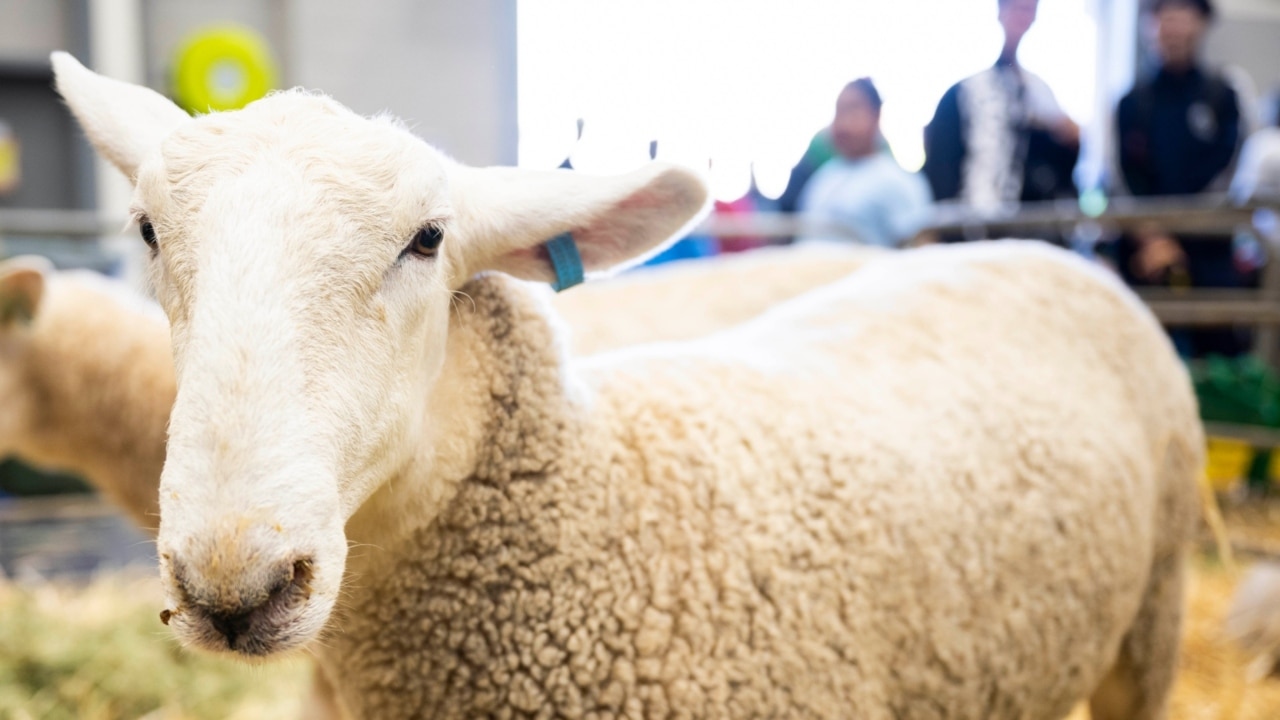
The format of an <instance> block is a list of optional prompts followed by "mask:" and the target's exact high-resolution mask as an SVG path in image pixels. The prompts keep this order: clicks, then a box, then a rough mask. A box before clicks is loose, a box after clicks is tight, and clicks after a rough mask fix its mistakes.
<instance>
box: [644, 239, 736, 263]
mask: <svg viewBox="0 0 1280 720" xmlns="http://www.w3.org/2000/svg"><path fill="white" fill-rule="evenodd" d="M719 250H720V248H719V246H718V245H717V243H716V241H715V238H711V237H702V236H698V235H690V236H689V237H686V238H681V239H680V240H677V241H676V243H675V244H674V245H672V246H671V247H669V248H667V249H666V250H663V251H662V252H660V253H658V254H657V255H654V256H653V257H651V258H649V259H648V260H646V261H645V262H644V263H643V264H641V265H639V266H638V267H648V266H651V265H661V264H662V263H668V262H671V261H673V260H690V259H693V258H701V257H711V256H712V255H716V254H717V253H718V252H719Z"/></svg>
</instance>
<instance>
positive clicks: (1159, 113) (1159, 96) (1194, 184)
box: [1116, 0, 1256, 357]
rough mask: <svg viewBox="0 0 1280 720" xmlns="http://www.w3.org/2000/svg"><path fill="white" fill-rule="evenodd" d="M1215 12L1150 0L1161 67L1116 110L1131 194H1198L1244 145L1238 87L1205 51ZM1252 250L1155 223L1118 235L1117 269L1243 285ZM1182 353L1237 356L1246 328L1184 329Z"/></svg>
mask: <svg viewBox="0 0 1280 720" xmlns="http://www.w3.org/2000/svg"><path fill="white" fill-rule="evenodd" d="M1213 18H1214V8H1213V5H1212V4H1211V2H1210V0H1154V2H1152V3H1151V4H1150V6H1149V20H1150V22H1151V24H1152V29H1153V30H1154V37H1155V50H1156V55H1157V58H1158V67H1157V68H1156V71H1155V73H1154V74H1153V75H1152V76H1150V77H1149V78H1146V79H1144V80H1141V81H1139V82H1137V83H1135V85H1134V87H1133V89H1132V90H1130V91H1129V93H1128V94H1126V95H1125V96H1124V97H1123V98H1122V99H1121V100H1120V104H1119V105H1118V107H1117V109H1116V129H1117V132H1118V138H1119V146H1118V152H1119V165H1120V171H1121V177H1122V179H1123V181H1124V185H1125V187H1124V188H1122V190H1127V191H1128V192H1129V193H1131V194H1133V195H1135V196H1139V197H1142V196H1180V195H1195V194H1199V193H1203V192H1206V191H1208V190H1210V189H1212V188H1213V187H1214V186H1215V185H1216V184H1217V183H1219V182H1221V181H1222V180H1223V179H1224V178H1225V177H1227V175H1228V173H1229V171H1230V168H1231V165H1232V162H1233V160H1234V158H1235V156H1236V152H1237V149H1238V147H1239V145H1240V136H1241V132H1240V127H1241V116H1240V107H1239V102H1238V100H1237V96H1236V92H1235V91H1234V90H1233V89H1232V87H1231V84H1230V83H1228V82H1227V80H1226V79H1225V78H1224V77H1223V76H1221V75H1220V74H1218V73H1215V72H1212V71H1210V70H1208V69H1206V68H1205V67H1204V66H1203V64H1202V62H1201V60H1200V51H1201V47H1202V45H1203V42H1204V37H1205V33H1206V32H1207V31H1208V28H1209V25H1210V23H1211V22H1212V20H1213ZM1251 257H1252V253H1249V254H1248V257H1246V254H1244V253H1238V252H1237V251H1236V248H1235V247H1234V245H1233V243H1232V242H1231V240H1230V239H1229V238H1227V237H1223V236H1214V235H1188V234H1183V235H1180V236H1178V237H1174V236H1173V235H1171V234H1169V233H1167V232H1165V231H1164V230H1163V229H1162V228H1160V227H1158V226H1157V225H1155V224H1151V225H1148V226H1146V227H1143V228H1140V229H1138V230H1136V231H1134V232H1132V233H1130V234H1128V235H1126V236H1125V237H1124V238H1122V239H1121V241H1120V247H1119V248H1118V252H1117V261H1118V265H1119V268H1120V271H1121V274H1122V275H1123V276H1124V277H1125V279H1126V280H1128V281H1129V282H1130V283H1132V284H1135V285H1175V286H1184V287H1185V286H1190V287H1219V288H1222V287H1226V288H1233V287H1247V286H1248V285H1250V284H1252V283H1253V282H1255V281H1256V279H1255V277H1254V276H1255V275H1256V273H1255V272H1254V271H1255V270H1256V268H1254V267H1253V266H1252V260H1251V259H1250V258H1251ZM1173 336H1174V340H1175V342H1176V343H1177V344H1178V346H1179V350H1180V351H1181V352H1182V353H1183V354H1184V355H1190V356H1193V357H1200V356H1204V355H1208V354H1220V355H1228V356H1232V355H1239V354H1241V353H1243V352H1245V351H1246V350H1247V349H1248V346H1249V335H1248V333H1246V332H1243V331H1235V330H1232V329H1207V330H1195V331H1178V332H1175V333H1174V334H1173Z"/></svg>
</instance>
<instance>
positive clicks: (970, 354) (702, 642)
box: [319, 242, 1202, 719]
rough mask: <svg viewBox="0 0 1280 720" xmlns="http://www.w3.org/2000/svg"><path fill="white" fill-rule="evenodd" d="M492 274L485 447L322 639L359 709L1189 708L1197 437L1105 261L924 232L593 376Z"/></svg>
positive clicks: (901, 713)
mask: <svg viewBox="0 0 1280 720" xmlns="http://www.w3.org/2000/svg"><path fill="white" fill-rule="evenodd" d="M465 292H466V293H467V294H468V295H470V296H471V297H472V298H473V299H474V300H475V304H474V306H472V305H462V306H460V309H459V311H458V312H457V314H456V316H455V317H454V323H455V329H454V330H453V332H452V335H451V340H452V339H456V340H460V341H461V342H459V343H456V344H455V346H454V347H455V348H456V349H455V350H454V351H453V353H454V354H453V355H452V356H451V357H450V358H449V361H448V362H447V363H446V370H445V372H446V377H445V378H444V379H443V382H456V383H459V384H466V385H469V386H470V387H471V390H472V393H466V392H465V391H464V392H462V394H474V395H475V396H478V397H483V398H485V399H486V401H485V402H484V403H483V404H482V405H481V406H479V407H474V408H467V410H466V413H465V414H466V415H467V416H470V417H475V418H477V421H476V425H475V428H474V429H475V432H474V434H473V435H472V436H471V437H470V438H469V441H470V442H471V443H474V447H475V448H476V449H477V450H476V452H477V453H478V455H477V462H476V463H475V466H474V468H472V470H471V473H470V475H469V476H468V477H467V478H466V479H464V480H462V481H461V482H460V483H459V484H458V485H457V486H456V488H455V489H454V491H453V492H452V494H451V495H450V496H449V497H448V499H447V501H446V502H445V504H444V506H443V507H442V509H441V511H440V513H439V515H438V516H435V517H427V516H419V517H416V518H414V521H413V522H412V527H413V529H412V531H410V532H405V533H402V534H401V537H400V539H399V540H393V539H392V538H387V537H380V542H382V543H384V544H383V545H382V548H383V550H384V552H377V553H374V552H367V553H364V554H362V555H361V556H359V557H355V558H353V559H352V574H353V576H354V577H357V578H359V579H360V581H359V583H358V585H359V587H358V588H353V589H350V590H349V591H348V595H347V598H346V601H345V602H344V603H343V606H344V607H345V608H346V610H345V612H344V613H343V614H342V616H341V618H340V619H339V620H338V622H337V627H339V628H341V631H338V630H337V629H335V630H334V631H333V632H332V633H331V634H330V635H329V637H328V638H327V641H326V647H325V648H324V649H323V650H321V651H320V654H319V659H320V662H321V664H322V666H323V667H324V669H325V671H326V672H327V674H328V675H329V677H330V678H333V679H334V680H335V683H336V684H337V685H338V686H339V694H340V697H341V699H342V703H343V704H344V705H345V707H346V708H347V711H348V712H349V713H350V715H351V716H352V717H362V718H373V717H380V718H381V717H388V718H389V717H479V716H486V715H492V716H495V717H589V718H603V717H826V718H837V717H858V718H891V717H911V718H1057V717H1062V716H1065V715H1066V714H1067V713H1068V712H1069V711H1070V709H1071V708H1072V706H1073V704H1074V703H1075V702H1076V701H1078V700H1080V699H1082V698H1085V697H1088V696H1089V695H1090V694H1091V693H1094V691H1095V688H1098V687H1099V685H1100V683H1101V684H1102V685H1103V687H1102V689H1101V690H1099V691H1098V692H1097V693H1096V694H1094V697H1095V701H1096V704H1095V709H1094V713H1095V714H1094V717H1095V718H1099V719H1101V718H1156V717H1161V716H1162V711H1163V707H1164V704H1165V697H1166V693H1167V691H1168V689H1169V686H1170V684H1171V682H1172V679H1173V674H1174V668H1175V665H1176V658H1177V643H1178V627H1179V622H1180V614H1181V585H1182V576H1183V559H1184V558H1183V553H1184V548H1185V545H1186V542H1187V540H1188V539H1189V537H1190V534H1191V528H1192V523H1193V520H1194V517H1195V512H1196V494H1195V488H1194V480H1193V478H1194V475H1195V472H1196V470H1197V468H1199V467H1200V453H1201V450H1200V448H1201V446H1202V437H1201V429H1200V426H1199V423H1198V420H1197V418H1196V409H1195V403H1194V399H1193V396H1192V393H1191V390H1190V387H1189V383H1188V380H1187V377H1186V374H1185V372H1184V370H1183V368H1182V366H1181V364H1180V363H1179V362H1178V361H1177V358H1176V357H1175V356H1174V354H1173V352H1172V351H1171V348H1170V347H1169V344H1168V341H1167V340H1166V339H1165V336H1164V334H1163V333H1162V331H1161V330H1160V328H1159V326H1158V325H1157V324H1156V323H1155V321H1154V320H1153V319H1152V318H1151V317H1150V315H1149V314H1148V313H1147V312H1146V311H1145V310H1143V309H1141V308H1140V307H1139V306H1138V304H1137V302H1136V300H1135V299H1134V298H1133V297H1132V296H1131V295H1129V294H1128V293H1127V291H1125V290H1123V289H1121V288H1119V287H1117V286H1116V285H1115V284H1114V283H1112V282H1110V281H1109V280H1108V279H1106V278H1104V277H1100V275H1099V273H1098V272H1097V271H1094V270H1091V269H1086V268H1083V267H1082V266H1081V264H1080V263H1078V262H1075V261H1074V260H1071V259H1069V258H1066V257H1065V254H1064V253H1059V252H1057V251H1054V250H1049V249H1044V248H1042V247H1039V246H1034V245H1025V244H1020V243H1012V242H1009V243H1004V244H1000V245H996V246H973V247H953V248H942V249H936V250H934V249H931V250H921V251H912V252H908V253H904V254H902V255H898V256H893V257H888V258H885V259H882V260H878V261H876V262H875V263H873V264H872V265H870V266H868V267H866V268H865V269H863V270H862V271H860V272H858V273H857V274H855V275H854V276H852V277H851V278H849V279H848V280H846V281H845V282H843V283H839V284H837V285H834V286H831V287H829V288H826V289H823V290H820V291H817V292H815V293H812V294H810V295H808V296H805V297H803V298H801V299H799V300H796V301H793V302H792V303H790V304H787V305H785V306H783V307H781V308H779V309H777V310H775V311H772V312H770V313H767V314H766V315H765V316H764V317H762V318H761V319H759V320H757V321H755V322H752V323H749V324H747V325H745V326H743V327H741V328H739V329H736V330H733V331H729V332H726V333H723V334H721V335H718V336H715V337H714V338H712V339H708V340H706V341H703V342H696V343H689V344H686V345H681V346H666V347H664V348H662V349H660V350H646V349H637V350H635V351H622V352H618V353H610V354H606V355H603V356H598V357H596V358H594V359H588V360H584V361H581V362H579V363H571V364H570V367H568V368H565V367H562V366H561V365H560V360H559V359H558V356H557V355H556V353H555V352H554V351H553V350H552V349H551V348H553V347H554V338H553V337H551V333H552V331H551V329H549V326H548V323H547V320H546V318H545V316H544V315H543V311H542V310H541V309H540V308H539V307H538V304H537V303H536V302H534V301H532V300H531V299H530V297H529V295H528V292H527V291H526V290H525V289H524V288H522V287H521V286H520V285H519V283H516V282H513V281H511V280H508V279H506V278H503V277H499V276H493V277H488V278H484V279H481V280H477V281H473V282H472V283H471V284H470V285H469V286H467V288H466V289H465ZM563 373H569V374H570V377H572V378H574V379H573V380H571V381H570V388H566V387H565V386H564V385H563V383H562V381H561V377H562V374H563ZM579 384H580V385H581V386H582V389H583V394H585V396H586V397H587V398H588V399H586V400H585V401H583V402H581V403H577V402H574V401H573V400H572V399H571V397H572V395H573V388H575V387H577V386H578V385H579ZM478 418H486V419H485V420H483V421H481V420H479V419H478ZM412 492H414V490H413V489H412V488H404V487H397V486H396V485H394V484H391V485H388V486H385V487H384V489H383V490H381V491H380V492H379V496H378V497H375V498H374V500H373V501H372V502H371V503H370V504H369V506H368V507H367V509H366V510H362V511H361V512H360V513H359V514H358V515H357V516H356V517H354V518H353V520H352V523H351V526H350V530H351V531H352V536H353V538H356V539H360V538H361V537H362V534H363V533H370V532H372V529H371V526H372V524H375V523H379V522H383V521H384V518H385V513H386V512H388V508H392V507H396V506H403V505H406V504H411V503H412V501H413V498H411V497H407V496H406V495H407V494H409V493H412ZM1109 668H1113V669H1112V672H1111V676H1110V680H1109V681H1107V682H1105V683H1104V678H1105V677H1106V676H1107V673H1108V669H1109Z"/></svg>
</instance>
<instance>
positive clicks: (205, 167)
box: [54, 54, 705, 656]
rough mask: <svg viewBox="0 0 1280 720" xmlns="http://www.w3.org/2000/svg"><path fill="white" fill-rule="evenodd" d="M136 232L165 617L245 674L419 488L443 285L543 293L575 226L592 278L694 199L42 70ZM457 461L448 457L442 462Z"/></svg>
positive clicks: (662, 188) (304, 637)
mask: <svg viewBox="0 0 1280 720" xmlns="http://www.w3.org/2000/svg"><path fill="white" fill-rule="evenodd" d="M54 64H55V69H56V71H57V79H58V87H59V90H60V91H61V92H62V94H63V96H64V97H65V98H66V99H67V101H68V103H69V105H70V106H71V108H72V110H73V112H74V113H75V114H76V116H77V117H78V118H79V120H80V121H81V124H82V125H83V126H84V128H85V130H86V132H87V134H88V135H89V138H90V140H91V141H93V143H94V144H95V146H97V148H98V149H99V151H100V152H101V153H102V154H103V155H104V156H106V157H107V158H108V159H110V160H111V161H112V162H114V163H115V164H116V165H117V167H119V168H120V169H121V170H122V171H124V172H125V173H126V174H127V175H128V176H129V177H130V178H132V179H133V181H134V184H135V195H134V201H133V212H134V214H135V216H136V217H137V219H138V221H139V223H140V227H141V230H142V235H143V238H144V240H145V241H146V242H147V243H148V245H150V246H151V247H152V251H151V260H150V267H151V275H152V278H153V281H154V285H155V288H156V295H157V297H158V299H159V300H160V303H161V305H162V306H163V307H164V310H165V313H166V314H167V315H168V317H169V320H170V324H171V333H172V340H173V351H174V361H175V367H176V372H177V381H178V392H177V399H176V402H175V404H174V407H173V412H172V415H171V419H170V432H169V444H168V454H167V459H166V463H165V468H164V472H163V475H162V478H161V486H160V515H161V522H160V533H159V538H158V545H159V550H160V555H161V569H162V574H163V576H164V580H165V585H166V589H167V596H168V602H169V609H167V610H166V611H165V613H164V614H163V619H164V620H165V621H166V622H167V623H169V624H170V625H171V627H173V628H174V630H175V632H176V633H177V634H178V636H179V637H180V639H182V640H183V641H185V642H186V643H188V644H190V645H194V646H196V647H200V648H205V649H209V650H214V651H229V652H232V653H236V654H239V655H242V656H265V655H270V654H274V653H279V652H283V651H287V650H290V649H293V648H298V647H301V646H303V645H305V644H307V643H308V642H309V641H311V640H313V639H314V638H316V637H317V635H319V634H320V633H321V631H322V630H323V628H324V626H325V624H326V622H327V621H328V618H329V615H330V612H331V610H332V608H333V606H334V603H335V601H336V599H337V597H338V595H339V592H340V589H341V582H342V577H343V572H344V567H345V562H346V549H347V544H346V538H345V535H344V525H345V523H346V521H347V519H348V518H350V517H351V515H352V514H353V513H354V512H355V511H356V510H357V509H359V507H360V506H361V505H362V504H363V503H364V502H365V500H366V499H368V498H369V496H370V495H371V494H372V493H373V492H374V491H375V490H376V489H377V488H378V487H379V486H380V485H381V484H382V483H384V482H386V481H387V480H388V479H391V478H396V477H404V476H406V475H413V476H415V477H424V476H425V477H428V478H429V477H431V476H432V472H433V468H434V467H435V465H436V464H437V458H438V457H439V456H440V454H441V451H440V449H438V448H436V447H434V446H433V445H434V443H435V442H436V439H438V438H439V435H440V427H441V426H444V425H447V424H449V423H451V422H456V421H457V419H456V418H452V417H437V418H434V419H433V418H432V417H430V416H429V413H428V412H427V411H426V410H425V408H427V407H428V406H429V405H430V403H429V402H428V400H429V398H431V397H432V396H433V387H434V385H435V384H436V381H437V379H438V378H439V377H440V376H441V373H442V368H443V365H444V362H445V349H446V344H447V343H446V341H447V340H448V337H449V308H450V303H451V300H452V292H453V289H455V288H457V287H459V286H460V285H461V284H462V283H463V282H465V280H466V279H467V278H468V277H470V276H471V275H472V274H473V273H475V272H477V271H480V270H486V269H498V270H505V271H507V272H511V273H513V274H517V275H519V276H522V277H525V278H528V279H549V278H550V276H551V270H550V268H549V266H548V264H547V262H546V260H545V258H544V257H543V256H542V255H540V253H539V251H538V247H539V244H540V243H541V242H543V241H545V240H546V239H549V238H551V237H553V236H555V235H557V234H559V233H562V232H565V231H569V230H572V231H574V233H575V236H576V237H577V239H578V243H579V246H580V248H581V250H582V255H583V260H584V263H585V265H586V266H587V268H588V269H589V270H590V269H599V268H603V267H607V266H609V265H613V264H616V263H617V262H619V261H621V260H624V259H626V258H628V257H630V256H634V255H637V254H640V253H643V252H644V251H646V250H649V249H651V248H653V247H655V246H657V245H658V244H660V243H661V242H662V241H663V240H665V239H666V238H668V237H670V236H671V235H672V234H673V233H674V232H675V231H676V230H677V229H679V227H680V226H681V225H683V224H685V223H686V222H688V221H689V220H690V219H691V218H692V217H693V216H694V215H695V214H696V213H697V212H698V210H700V209H701V207H702V206H703V204H704V202H705V190H704V189H703V186H702V184H701V182H700V181H699V180H698V179H697V178H695V177H693V176H691V175H689V174H688V173H687V172H684V171H679V170H676V169H673V168H668V167H660V166H653V167H650V168H646V169H645V170H643V171H639V172H637V173H633V174H632V175H629V176H623V177H621V178H614V179H592V178H581V177H579V176H576V175H574V174H572V173H528V172H522V171H517V170H511V169H489V170H475V169H469V168H464V167H461V166H458V165H456V164H454V163H452V162H450V161H449V160H447V159H446V158H444V157H443V156H442V155H440V154H439V153H438V152H437V151H435V150H434V149H432V148H431V147H429V146H428V145H426V144H425V143H423V142H421V141H420V140H418V139H416V138H414V137H413V136H412V135H410V134H409V133H408V132H406V131H405V130H404V129H402V128H401V127H400V126H398V125H397V124H396V123H394V122H391V121H387V120H378V119H373V120H370V119H366V118H361V117H359V116H357V115H355V114H353V113H351V112H350V111H348V110H346V109H345V108H343V107H342V106H340V105H338V104H337V103H335V102H333V101H331V100H329V99H327V98H324V97H321V96H318V95H311V94H305V93H301V92H288V93H281V94H277V95H273V96H270V97H268V98H266V99H264V100H261V101H258V102H257V103H254V104H253V105H250V106H249V107H247V108H245V109H244V110H241V111H237V112H229V113H221V114H214V115H207V116H202V117H198V118H194V119H193V118H189V117H187V116H185V115H184V114H183V113H181V111H179V110H177V108H176V107H173V106H172V105H171V104H169V103H168V101H167V100H165V99H163V98H161V97H160V96H158V95H155V94H154V93H151V92H150V91H149V90H145V89H143V88H139V87H136V86H130V85H127V84H124V83H118V82H115V81H111V80H107V79H105V78H102V77H99V76H97V75H95V74H93V73H91V72H89V71H88V70H85V69H84V68H83V67H81V66H80V65H79V64H78V63H76V62H75V61H74V60H72V59H71V58H70V57H69V56H65V55H61V54H56V55H55V58H54ZM439 444H440V445H441V446H442V447H444V448H445V449H446V450H448V449H452V445H450V444H449V443H448V442H447V441H442V442H440V443H439Z"/></svg>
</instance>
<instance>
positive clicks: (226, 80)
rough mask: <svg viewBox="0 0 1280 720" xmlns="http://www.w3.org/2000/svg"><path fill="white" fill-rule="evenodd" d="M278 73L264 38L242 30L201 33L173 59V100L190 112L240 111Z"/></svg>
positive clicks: (263, 91) (271, 84)
mask: <svg viewBox="0 0 1280 720" xmlns="http://www.w3.org/2000/svg"><path fill="white" fill-rule="evenodd" d="M277 77H278V73H277V71H276V66H275V62H274V61H273V60H272V59H271V51H270V49H269V48H268V47H267V43H266V41H265V40H263V39H262V37H261V36H260V35H258V34H257V33H255V32H254V31H252V30H249V29H247V28H242V27H216V28H207V29H204V30H199V31H197V32H195V33H192V34H191V35H190V36H188V37H187V38H186V39H185V40H184V41H183V42H182V43H181V44H180V45H179V46H178V51H177V53H176V55H175V57H174V61H173V96H174V100H176V101H177V103H178V104H179V105H181V106H182V107H183V108H185V109H186V110H187V111H188V112H198V113H203V112H212V111H216V110H238V109H239V108H242V107H244V106H245V105H248V104H249V103H251V102H253V101H254V100H257V99H258V98H260V97H262V96H264V95H266V94H267V92H268V91H270V90H271V89H272V88H273V87H275V85H276V81H277Z"/></svg>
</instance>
